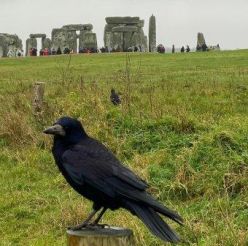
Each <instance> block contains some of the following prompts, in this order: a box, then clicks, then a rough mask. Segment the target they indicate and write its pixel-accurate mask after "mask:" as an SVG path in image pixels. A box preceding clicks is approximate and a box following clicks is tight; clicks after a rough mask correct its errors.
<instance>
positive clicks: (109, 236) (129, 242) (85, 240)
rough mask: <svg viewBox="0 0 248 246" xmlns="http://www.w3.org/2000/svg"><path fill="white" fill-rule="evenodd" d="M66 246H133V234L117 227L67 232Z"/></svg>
mask: <svg viewBox="0 0 248 246" xmlns="http://www.w3.org/2000/svg"><path fill="white" fill-rule="evenodd" d="M67 239H68V246H134V245H135V243H134V237H133V232H132V231H131V230H129V229H124V228H119V227H105V228H93V227H92V228H85V229H81V230H79V231H72V230H68V231H67Z"/></svg>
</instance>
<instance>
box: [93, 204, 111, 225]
mask: <svg viewBox="0 0 248 246" xmlns="http://www.w3.org/2000/svg"><path fill="white" fill-rule="evenodd" d="M106 210H107V208H103V209H102V211H101V212H100V214H99V215H98V216H97V218H96V219H95V220H94V222H93V223H92V225H98V223H99V221H100V219H101V218H102V216H103V215H104V213H105V212H106Z"/></svg>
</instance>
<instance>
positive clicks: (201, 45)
mask: <svg viewBox="0 0 248 246" xmlns="http://www.w3.org/2000/svg"><path fill="white" fill-rule="evenodd" d="M204 47H207V45H206V41H205V38H204V35H203V33H201V32H198V33H197V46H196V50H197V51H202V50H203V49H204Z"/></svg>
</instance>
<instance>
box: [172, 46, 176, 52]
mask: <svg viewBox="0 0 248 246" xmlns="http://www.w3.org/2000/svg"><path fill="white" fill-rule="evenodd" d="M172 53H175V45H174V44H173V45H172Z"/></svg>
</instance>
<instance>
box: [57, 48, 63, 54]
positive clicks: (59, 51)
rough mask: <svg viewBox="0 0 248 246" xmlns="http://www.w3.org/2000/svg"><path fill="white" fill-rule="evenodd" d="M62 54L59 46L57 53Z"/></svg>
mask: <svg viewBox="0 0 248 246" xmlns="http://www.w3.org/2000/svg"><path fill="white" fill-rule="evenodd" d="M61 54H62V51H61V49H60V47H59V48H58V49H57V55H61Z"/></svg>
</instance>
